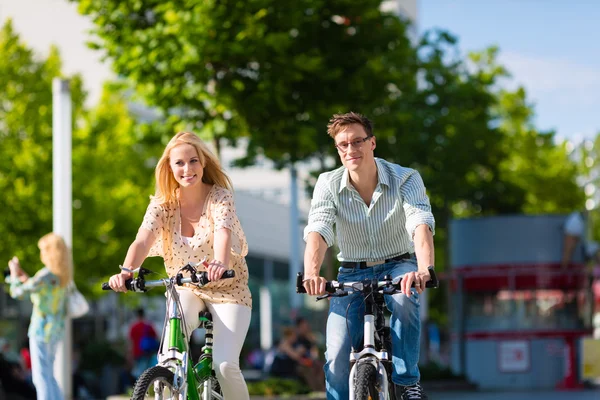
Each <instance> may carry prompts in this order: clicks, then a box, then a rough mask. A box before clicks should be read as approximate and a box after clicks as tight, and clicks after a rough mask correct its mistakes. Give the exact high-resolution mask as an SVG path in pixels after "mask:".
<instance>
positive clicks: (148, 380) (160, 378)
mask: <svg viewBox="0 0 600 400" xmlns="http://www.w3.org/2000/svg"><path fill="white" fill-rule="evenodd" d="M174 377H175V375H174V374H173V372H172V371H170V370H169V369H167V368H165V367H162V366H160V365H156V366H154V367H151V368H148V369H147V370H146V371H144V373H143V374H142V375H140V377H139V378H138V380H137V381H136V382H135V386H134V387H133V394H132V395H131V400H144V399H149V398H152V399H153V398H154V394H152V395H151V396H152V397H147V396H148V392H150V393H154V390H155V385H154V384H155V383H157V384H159V387H160V388H164V389H167V390H169V393H170V395H169V396H168V397H166V396H163V397H164V398H165V399H168V398H175V397H176V396H177V395H178V393H176V392H175V390H174V389H173V379H174Z"/></svg>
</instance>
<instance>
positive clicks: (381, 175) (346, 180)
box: [338, 157, 390, 193]
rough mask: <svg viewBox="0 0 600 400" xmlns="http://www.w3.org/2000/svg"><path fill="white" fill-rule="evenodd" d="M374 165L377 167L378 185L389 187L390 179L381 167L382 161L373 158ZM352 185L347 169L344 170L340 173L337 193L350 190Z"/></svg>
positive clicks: (382, 166)
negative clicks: (340, 177)
mask: <svg viewBox="0 0 600 400" xmlns="http://www.w3.org/2000/svg"><path fill="white" fill-rule="evenodd" d="M375 164H376V165H377V179H378V181H379V183H381V184H383V185H385V186H387V187H389V186H390V177H389V174H388V171H387V170H386V168H385V166H384V165H383V161H382V160H381V159H380V158H377V157H375ZM351 186H352V184H351V183H350V173H349V172H348V168H344V172H343V173H342V180H341V181H340V189H339V190H338V193H341V191H342V190H344V189H350V188H351Z"/></svg>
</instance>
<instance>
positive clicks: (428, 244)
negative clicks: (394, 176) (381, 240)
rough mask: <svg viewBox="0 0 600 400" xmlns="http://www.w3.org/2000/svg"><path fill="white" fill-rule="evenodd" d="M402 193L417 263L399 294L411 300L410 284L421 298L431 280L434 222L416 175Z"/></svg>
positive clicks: (406, 182)
mask: <svg viewBox="0 0 600 400" xmlns="http://www.w3.org/2000/svg"><path fill="white" fill-rule="evenodd" d="M401 193H402V198H403V200H404V203H403V207H404V213H405V215H406V231H407V232H408V234H409V235H410V236H411V239H412V241H413V243H414V247H415V254H416V256H417V263H418V269H417V271H416V272H409V273H407V274H405V275H404V277H403V278H402V283H401V288H402V291H403V292H404V293H406V295H407V296H410V294H411V286H412V284H413V282H414V283H415V290H416V291H417V293H419V294H420V293H422V292H423V290H425V284H426V283H427V281H428V280H429V279H430V278H431V277H430V275H429V271H428V270H427V268H428V267H429V266H430V265H433V264H434V261H435V258H434V249H433V231H434V229H435V219H434V218H433V214H432V213H431V205H430V203H429V198H428V197H427V192H426V190H425V184H424V183H423V179H422V178H421V175H419V173H418V172H417V171H413V173H412V174H411V175H410V176H409V177H408V178H407V179H406V181H405V182H404V184H403V185H402V187H401Z"/></svg>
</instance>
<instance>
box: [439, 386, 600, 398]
mask: <svg viewBox="0 0 600 400" xmlns="http://www.w3.org/2000/svg"><path fill="white" fill-rule="evenodd" d="M429 398H430V400H509V399H510V400H536V399H539V400H542V399H543V400H567V399H568V400H599V399H600V389H596V390H574V391H553V392H533V391H531V392H476V391H471V392H444V393H429Z"/></svg>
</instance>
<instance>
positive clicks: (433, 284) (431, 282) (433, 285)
mask: <svg viewBox="0 0 600 400" xmlns="http://www.w3.org/2000/svg"><path fill="white" fill-rule="evenodd" d="M428 271H429V276H430V277H431V278H430V279H429V280H428V281H427V283H426V284H425V287H427V288H434V289H437V288H438V286H439V285H440V282H439V281H438V277H437V275H436V274H435V270H434V269H433V267H429V268H428Z"/></svg>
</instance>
